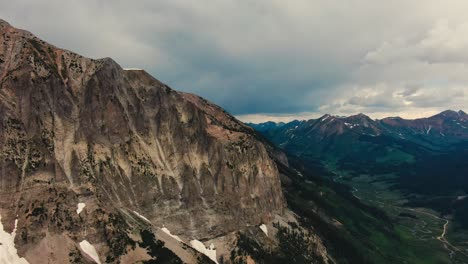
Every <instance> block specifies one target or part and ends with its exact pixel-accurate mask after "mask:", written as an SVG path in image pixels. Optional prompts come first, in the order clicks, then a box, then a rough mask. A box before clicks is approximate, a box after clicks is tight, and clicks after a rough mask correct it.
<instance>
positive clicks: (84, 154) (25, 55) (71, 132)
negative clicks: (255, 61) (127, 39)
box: [0, 21, 285, 263]
mask: <svg viewBox="0 0 468 264" xmlns="http://www.w3.org/2000/svg"><path fill="white" fill-rule="evenodd" d="M0 121H1V122H0V149H1V151H0V155H1V159H0V166H1V174H0V216H1V220H0V221H1V223H2V224H3V227H4V230H5V232H7V233H12V232H13V231H14V230H15V234H16V236H13V239H14V243H15V245H16V248H17V249H18V254H19V255H20V256H24V257H25V258H26V259H27V260H28V261H29V262H30V263H45V262H47V261H49V262H47V263H50V262H55V263H64V262H67V261H69V262H73V261H77V262H79V261H90V262H93V261H94V262H99V259H100V261H101V262H114V261H122V262H132V261H135V260H138V259H149V258H150V257H151V256H148V254H149V253H147V252H146V251H141V250H140V249H141V248H145V247H146V248H149V247H150V246H148V243H150V242H147V241H146V240H147V238H148V234H145V233H139V234H137V235H138V236H139V237H138V238H135V237H134V235H135V234H134V233H132V231H131V230H133V229H134V227H135V226H140V227H145V226H150V227H153V228H161V227H166V229H165V230H170V231H171V232H172V233H173V234H176V235H178V236H180V237H181V238H182V239H184V240H185V241H189V240H191V239H199V240H201V239H210V238H214V237H217V236H222V235H225V234H228V233H230V232H235V231H238V230H241V229H243V228H246V227H248V226H257V225H260V224H262V223H265V222H268V221H271V220H272V219H273V217H274V216H275V214H281V213H282V212H283V210H284V207H285V202H284V197H283V194H282V190H281V184H280V180H279V172H278V169H277V167H276V164H275V162H274V161H273V160H272V159H271V158H270V157H269V154H268V151H267V146H265V145H264V144H263V143H262V142H261V141H259V140H258V138H257V137H258V136H257V135H256V134H255V132H254V131H253V130H252V129H251V128H249V127H247V126H245V125H244V124H242V123H241V122H239V121H237V120H236V119H235V118H233V117H232V116H230V115H229V114H227V113H226V112H224V111H223V110H222V109H221V108H219V107H217V106H215V105H213V104H211V103H209V102H207V101H206V100H204V99H203V98H200V97H198V96H195V95H192V94H186V93H180V92H177V91H174V90H172V89H171V88H169V87H168V86H166V85H164V84H163V83H161V82H159V81H158V80H156V79H155V78H153V77H152V76H150V75H149V74H148V73H146V72H145V71H143V70H124V69H122V68H121V67H120V66H119V65H118V64H117V63H116V62H114V61H113V60H112V59H109V58H106V59H99V60H94V59H89V58H84V57H82V56H80V55H77V54H75V53H73V52H70V51H67V50H63V49H60V48H57V47H55V46H52V45H50V44H48V43H46V42H44V41H42V40H40V39H38V38H36V37H35V36H33V35H32V34H31V33H29V32H26V31H23V30H19V29H16V28H14V27H12V26H10V25H9V24H8V23H6V22H4V21H0ZM160 233H161V232H160ZM163 233H164V232H162V233H161V234H162V235H161V236H163V237H164V235H165V234H166V235H167V233H165V234H163ZM149 236H151V235H149ZM168 237H169V236H168ZM145 239H146V240H145ZM83 241H86V242H83ZM145 241H146V242H145ZM151 241H152V240H151ZM87 243H88V244H87ZM151 243H152V242H151ZM155 247H156V246H155V245H152V246H151V248H155ZM90 248H91V249H90ZM93 250H95V251H96V254H97V258H98V259H97V260H96V254H94V253H93ZM139 250H140V251H139ZM181 250H182V251H183V250H187V249H181ZM150 253H151V252H150ZM192 253H193V252H192ZM192 253H190V254H192ZM168 254H169V253H168ZM150 255H151V254H150ZM163 255H164V254H163ZM180 255H183V253H180V254H179V256H180ZM192 255H193V254H192ZM195 256H196V254H195ZM187 258H190V257H187ZM187 258H186V259H187Z"/></svg>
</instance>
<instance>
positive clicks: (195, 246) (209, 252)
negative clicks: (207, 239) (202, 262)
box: [190, 239, 218, 263]
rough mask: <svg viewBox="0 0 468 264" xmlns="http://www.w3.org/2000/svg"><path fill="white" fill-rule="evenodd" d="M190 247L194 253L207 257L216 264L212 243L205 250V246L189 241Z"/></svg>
mask: <svg viewBox="0 0 468 264" xmlns="http://www.w3.org/2000/svg"><path fill="white" fill-rule="evenodd" d="M190 246H192V248H193V249H195V250H196V251H198V252H200V253H202V254H203V255H205V256H207V257H209V258H210V259H211V260H212V261H214V262H215V263H218V261H217V260H216V249H215V248H214V245H213V243H211V245H210V247H209V248H206V247H205V245H204V244H203V243H202V242H201V241H198V240H196V239H194V240H191V241H190Z"/></svg>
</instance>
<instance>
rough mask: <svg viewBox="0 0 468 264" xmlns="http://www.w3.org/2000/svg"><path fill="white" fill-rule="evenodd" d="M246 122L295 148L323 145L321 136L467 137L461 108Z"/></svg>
mask: <svg viewBox="0 0 468 264" xmlns="http://www.w3.org/2000/svg"><path fill="white" fill-rule="evenodd" d="M248 125H250V126H251V127H253V128H254V129H256V130H257V131H259V132H261V133H262V134H264V135H266V136H267V138H269V139H270V140H272V141H273V142H274V143H275V144H277V145H278V146H280V147H282V148H284V149H291V148H294V145H297V144H300V145H303V144H309V145H310V144H311V143H314V144H315V143H319V145H324V140H325V141H329V140H334V141H336V140H337V139H339V138H354V139H356V138H358V137H360V136H371V137H376V136H388V137H392V138H395V139H401V140H409V141H413V142H417V143H419V144H422V145H425V146H432V147H437V146H441V145H448V144H453V143H457V142H460V141H463V140H467V139H468V114H466V113H465V112H464V111H462V110H460V111H452V110H447V111H443V112H441V113H439V114H436V115H434V116H431V117H427V118H419V119H403V118H401V117H387V118H383V119H375V120H374V119H371V118H370V117H369V116H366V115H364V114H357V115H352V116H348V117H342V116H332V115H328V114H326V115H324V116H322V117H320V118H317V119H309V120H304V121H298V120H294V121H291V122H289V123H275V122H271V121H269V122H265V123H260V124H252V123H249V124H248ZM326 145H327V146H328V145H329V144H326ZM317 154H319V153H317Z"/></svg>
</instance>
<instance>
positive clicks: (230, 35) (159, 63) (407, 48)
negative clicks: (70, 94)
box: [0, 0, 468, 122]
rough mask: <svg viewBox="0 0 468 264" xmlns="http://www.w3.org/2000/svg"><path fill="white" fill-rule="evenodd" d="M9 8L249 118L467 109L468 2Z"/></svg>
mask: <svg viewBox="0 0 468 264" xmlns="http://www.w3.org/2000/svg"><path fill="white" fill-rule="evenodd" d="M0 7H1V8H0V17H1V18H3V19H5V20H7V21H8V22H9V23H10V24H12V25H13V26H16V27H19V28H24V29H27V30H29V31H31V32H33V33H35V34H36V35H37V36H39V37H40V38H43V39H44V40H46V41H48V42H50V43H52V44H55V45H57V46H60V47H64V48H67V49H70V50H73V51H76V52H78V53H80V54H83V55H85V56H89V57H94V58H100V57H112V58H114V59H115V60H116V61H117V62H118V63H120V64H121V65H122V67H137V68H143V69H145V70H146V71H148V72H150V73H151V74H153V75H154V76H155V77H156V78H158V79H160V80H161V81H163V82H165V83H167V84H168V85H170V86H171V87H173V88H175V89H177V90H182V91H188V92H193V93H196V94H199V95H201V96H203V97H205V98H207V99H209V100H211V101H213V102H215V103H217V104H219V105H221V106H222V107H224V108H225V109H226V110H228V111H229V112H231V113H232V114H234V115H236V116H238V117H239V118H240V119H241V120H244V121H257V122H258V121H264V120H266V119H270V120H283V121H284V120H290V119H294V118H301V119H302V118H311V117H316V116H319V115H321V114H323V113H331V114H338V115H350V114H355V113H360V112H362V113H366V114H368V115H370V116H371V117H374V118H380V117H382V116H396V115H400V116H403V117H408V118H414V117H420V116H427V115H431V114H434V113H436V112H438V111H441V110H445V109H454V110H458V109H463V110H465V111H466V110H468V109H467V106H468V66H467V65H468V64H467V63H468V16H467V15H466V11H467V10H468V1H466V0H460V1H457V0H445V1H440V0H434V1H433V0H424V1H421V0H405V1H401V0H393V1H383V0H377V1H376V0H347V1H338V0H304V1H299V0H297V1H296V0H289V1H284V0H255V1H251V0H244V1H237V0H230V1H228V0H217V1H205V0H199V1H187V0H142V1H118V0H112V1H110V0H94V1H91V0H69V1H63V0H15V1H11V0H0Z"/></svg>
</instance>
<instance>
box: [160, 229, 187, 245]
mask: <svg viewBox="0 0 468 264" xmlns="http://www.w3.org/2000/svg"><path fill="white" fill-rule="evenodd" d="M161 230H162V231H163V232H164V233H166V234H168V235H169V236H171V237H172V238H174V239H175V240H177V241H179V242H182V239H180V237H178V236H176V235H173V234H171V231H169V229H167V228H165V227H163V228H161Z"/></svg>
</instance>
